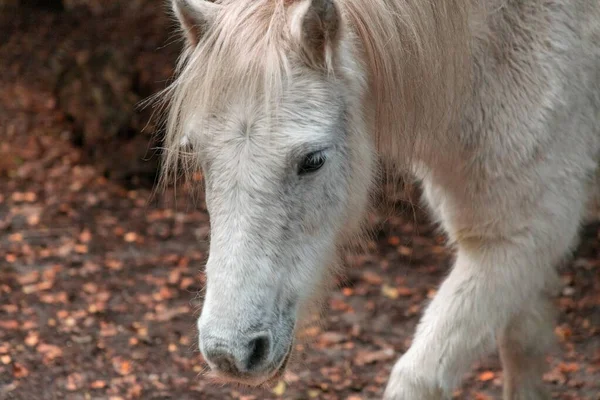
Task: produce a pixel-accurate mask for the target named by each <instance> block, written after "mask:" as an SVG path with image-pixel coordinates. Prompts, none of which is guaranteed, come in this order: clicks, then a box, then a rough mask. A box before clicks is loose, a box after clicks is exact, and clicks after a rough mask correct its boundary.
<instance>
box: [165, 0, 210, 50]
mask: <svg viewBox="0 0 600 400" xmlns="http://www.w3.org/2000/svg"><path fill="white" fill-rule="evenodd" d="M171 3H172V7H173V12H174V13H175V15H176V16H177V19H178V20H179V23H180V24H181V27H182V28H183V30H184V32H185V36H186V39H187V41H188V44H190V45H191V46H196V45H197V44H198V42H199V41H200V39H201V38H202V36H203V35H204V34H205V33H206V31H207V30H208V29H209V28H210V26H211V25H212V24H213V23H214V21H215V19H216V16H217V12H218V11H219V8H220V6H219V5H217V4H215V3H211V2H209V1H208V0H171Z"/></svg>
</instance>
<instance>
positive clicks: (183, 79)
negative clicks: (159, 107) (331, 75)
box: [162, 0, 472, 183]
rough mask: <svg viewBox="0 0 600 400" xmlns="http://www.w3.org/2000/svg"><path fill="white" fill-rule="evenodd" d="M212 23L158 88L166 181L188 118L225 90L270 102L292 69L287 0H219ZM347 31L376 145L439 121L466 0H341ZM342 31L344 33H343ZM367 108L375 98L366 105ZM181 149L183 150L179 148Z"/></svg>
mask: <svg viewBox="0 0 600 400" xmlns="http://www.w3.org/2000/svg"><path fill="white" fill-rule="evenodd" d="M216 3H218V4H221V5H222V6H223V7H221V10H220V13H219V15H218V16H217V18H216V21H215V23H214V24H213V25H212V26H211V27H209V29H208V30H207V31H206V32H205V33H204V37H203V38H202V40H201V41H200V43H199V45H198V46H196V47H191V46H188V48H187V49H186V50H185V51H184V52H183V53H182V57H181V60H180V62H179V64H178V68H177V77H176V79H175V80H174V82H173V83H172V84H171V85H170V86H169V87H168V88H167V89H166V90H165V91H164V92H163V96H162V99H163V100H164V101H165V104H166V103H167V102H168V104H169V108H168V113H167V120H166V136H165V142H164V144H165V153H166V154H165V156H164V159H163V171H162V172H163V173H162V180H163V183H166V182H168V181H170V180H171V179H173V178H175V177H176V174H177V172H176V171H177V167H179V166H180V165H182V164H183V170H184V172H185V173H189V172H191V171H194V170H195V169H196V168H197V167H198V165H197V162H198V160H197V159H198V157H193V155H192V156H191V157H186V155H187V156H190V155H191V154H186V153H185V152H184V151H182V145H183V144H185V143H187V138H186V132H187V130H186V127H185V126H183V121H189V120H190V119H192V118H193V117H194V116H195V115H207V114H209V113H213V112H215V110H218V109H219V107H225V106H226V105H227V103H228V101H229V100H230V99H232V98H245V97H244V96H249V98H254V99H255V98H256V97H257V96H259V97H260V98H261V100H263V101H264V104H265V105H266V106H267V107H274V106H276V104H274V102H273V101H271V99H275V98H276V97H277V94H278V93H280V92H281V91H282V90H284V87H285V84H286V82H288V81H289V80H290V79H293V77H292V76H291V69H290V65H291V60H290V54H291V52H290V50H291V49H293V48H294V46H295V43H293V41H292V40H291V38H290V35H289V32H288V30H289V25H288V21H287V12H286V9H287V7H289V6H290V4H291V3H294V1H292V0H253V1H244V0H217V1H216ZM336 4H337V6H338V7H339V9H340V12H341V15H342V18H343V20H344V23H345V26H344V27H343V28H344V32H343V34H342V35H341V36H344V34H348V35H350V38H351V40H356V41H357V43H356V44H358V46H355V47H356V48H357V49H359V50H360V51H361V52H362V53H361V54H360V55H359V58H360V60H359V61H362V63H363V68H364V70H365V71H368V73H369V77H368V78H369V93H368V96H369V98H368V99H365V101H364V103H365V107H367V104H373V105H374V109H373V110H372V114H371V115H373V121H371V122H372V124H371V129H372V133H373V135H374V140H375V142H376V144H377V147H378V148H379V149H399V148H402V149H404V150H406V149H407V146H414V145H415V144H417V142H416V141H415V138H416V137H417V136H418V135H422V134H423V133H426V132H432V131H439V130H440V129H445V128H447V126H448V125H449V124H450V123H451V121H452V117H453V116H454V115H455V114H456V112H457V110H458V109H459V108H460V104H461V101H460V99H461V98H462V97H463V94H464V89H465V88H467V87H468V85H467V83H468V77H469V76H470V69H469V68H468V60H469V49H470V41H469V34H470V32H469V15H470V10H471V8H472V6H471V2H470V1H461V0H447V1H443V2H433V1H421V0H401V1H400V0H379V1H377V2H374V1H372V0H338V1H337V3H336ZM342 40H344V39H342ZM372 107H373V106H372ZM182 156H183V157H182Z"/></svg>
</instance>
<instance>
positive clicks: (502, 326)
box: [384, 180, 584, 400]
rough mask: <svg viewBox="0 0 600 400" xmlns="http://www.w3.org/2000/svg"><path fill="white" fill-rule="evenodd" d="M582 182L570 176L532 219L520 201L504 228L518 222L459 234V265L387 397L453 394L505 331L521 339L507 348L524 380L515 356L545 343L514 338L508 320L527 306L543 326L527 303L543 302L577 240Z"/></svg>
mask: <svg viewBox="0 0 600 400" xmlns="http://www.w3.org/2000/svg"><path fill="white" fill-rule="evenodd" d="M579 183H581V182H577V180H574V181H571V182H569V185H565V187H564V190H562V191H561V190H556V189H555V188H549V190H548V191H547V192H546V194H545V195H542V196H540V197H539V199H538V200H539V202H538V203H537V205H536V206H535V208H533V209H529V210H527V211H526V214H527V223H526V224H525V225H524V224H523V218H524V217H523V216H522V215H519V214H520V213H519V211H518V207H514V208H513V209H514V215H508V214H507V215H506V217H504V220H503V223H504V224H505V225H504V226H505V227H506V226H512V227H513V228H511V229H510V230H504V231H503V234H497V235H494V234H493V233H492V232H488V234H486V235H479V236H475V235H474V236H470V237H463V238H461V240H458V251H457V258H456V261H455V264H454V266H453V269H452V272H451V273H450V275H449V276H448V277H447V278H446V280H445V281H444V282H443V283H442V285H441V286H440V289H439V291H438V293H437V294H436V296H435V297H434V299H433V301H432V302H431V304H430V305H429V306H428V307H427V309H426V310H425V313H424V315H423V317H422V319H421V321H420V323H419V325H418V327H417V330H416V333H415V337H414V340H413V344H412V345H411V347H410V348H409V349H408V351H407V352H406V353H405V354H404V355H403V356H402V357H401V358H400V360H398V362H397V363H396V365H395V366H394V368H393V371H392V374H391V376H390V380H389V382H388V385H387V388H386V390H385V393H384V399H386V400H413V399H420V400H438V399H442V398H449V397H450V395H451V393H452V390H453V389H454V387H455V386H456V385H457V384H458V383H459V381H460V379H461V378H462V376H463V374H464V373H465V372H466V371H467V369H468V368H469V367H470V366H471V364H472V363H473V362H474V361H475V360H476V359H478V358H479V357H481V356H483V355H484V354H486V353H488V352H491V351H492V350H493V348H494V345H495V343H496V335H497V334H498V333H504V334H503V337H504V339H503V345H504V346H505V347H506V346H512V345H514V344H515V343H518V344H519V345H520V346H521V347H522V348H523V350H524V351H504V357H505V360H506V362H507V363H508V364H506V365H509V376H511V377H512V378H513V382H514V383H511V385H512V386H513V387H516V386H515V385H518V382H521V381H520V380H516V381H515V374H520V373H521V372H522V370H523V368H521V366H518V367H515V366H512V365H510V363H511V362H515V363H517V362H520V361H521V360H527V361H528V362H531V363H532V364H535V363H537V361H539V360H540V359H541V356H538V355H535V354H536V353H537V351H538V350H539V351H541V350H540V349H535V351H533V350H532V348H531V342H530V341H531V340H533V339H534V338H533V335H534V333H532V334H531V335H530V336H529V337H528V338H527V340H525V339H523V340H520V339H515V336H514V335H513V334H512V333H511V331H510V330H509V327H510V324H511V322H513V321H515V322H514V323H515V324H518V323H519V322H517V321H518V316H519V314H520V313H522V312H525V314H526V315H530V316H532V317H531V318H530V321H529V323H530V324H531V326H532V327H533V326H536V328H535V329H533V328H531V329H530V330H531V332H536V330H537V329H538V328H537V324H538V322H539V318H534V317H533V316H535V315H536V313H539V312H540V311H539V310H536V309H535V307H534V308H532V309H529V308H528V309H526V311H523V310H524V307H530V306H531V305H532V304H534V305H535V304H537V303H538V302H539V299H540V297H541V296H542V294H543V293H545V292H546V291H547V290H549V288H550V287H551V286H553V285H554V284H555V278H556V271H555V266H556V265H557V263H558V262H559V261H561V260H562V259H563V257H564V256H565V255H566V254H567V253H568V252H569V250H570V249H571V248H572V245H573V244H574V242H575V239H576V237H577V232H578V227H579V221H580V220H581V217H582V214H583V207H584V201H580V200H581V197H582V194H583V193H584V190H583V188H582V185H579ZM525 314H524V315H525ZM540 329H541V328H540ZM527 351H533V353H532V354H533V355H531V356H529V354H528V353H527ZM511 367H512V370H511V369H510V368H511ZM531 373H537V372H533V371H532V372H531ZM535 390H536V389H531V390H530V389H528V388H527V387H526V386H523V385H521V386H518V389H515V390H513V392H514V393H516V394H517V395H519V396H520V397H516V398H519V399H539V398H540V397H539V396H538V397H535V394H534V393H535ZM532 391H533V392H532ZM508 393H509V396H510V390H509V392H508ZM508 398H509V399H510V398H511V397H508ZM512 398H515V397H514V396H513V397H512Z"/></svg>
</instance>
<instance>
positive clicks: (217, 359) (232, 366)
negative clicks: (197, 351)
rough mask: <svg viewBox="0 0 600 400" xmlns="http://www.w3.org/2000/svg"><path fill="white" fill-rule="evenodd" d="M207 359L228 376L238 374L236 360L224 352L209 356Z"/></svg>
mask: <svg viewBox="0 0 600 400" xmlns="http://www.w3.org/2000/svg"><path fill="white" fill-rule="evenodd" d="M207 358H208V359H209V360H210V361H211V362H212V363H213V364H214V365H215V367H216V369H217V370H219V371H222V372H225V373H228V374H237V373H238V372H239V371H238V369H237V367H236V362H235V359H234V358H233V356H232V355H230V354H227V353H225V352H223V351H219V352H215V353H212V354H207Z"/></svg>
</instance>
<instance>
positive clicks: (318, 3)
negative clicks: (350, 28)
mask: <svg viewBox="0 0 600 400" xmlns="http://www.w3.org/2000/svg"><path fill="white" fill-rule="evenodd" d="M293 12H294V14H295V15H293V17H292V32H293V34H294V35H295V36H296V37H297V39H298V40H299V42H300V44H301V46H302V49H303V52H304V54H305V55H306V56H307V57H308V60H307V61H309V62H310V63H311V64H313V66H319V67H324V66H326V64H327V62H328V61H329V60H330V57H331V55H332V52H333V48H334V46H335V44H336V42H337V38H338V35H339V31H340V13H339V10H338V8H337V6H336V4H335V0H306V1H305V2H300V3H298V4H297V7H296V8H295V10H294V11H293Z"/></svg>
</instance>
